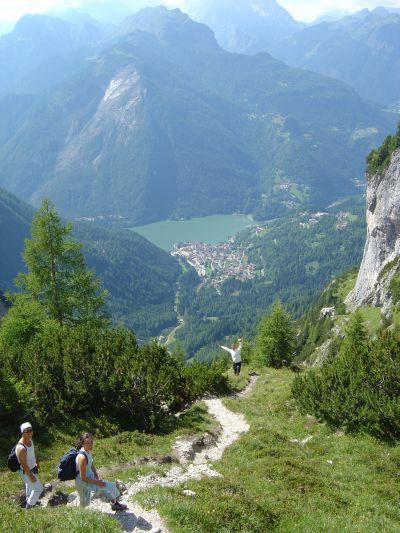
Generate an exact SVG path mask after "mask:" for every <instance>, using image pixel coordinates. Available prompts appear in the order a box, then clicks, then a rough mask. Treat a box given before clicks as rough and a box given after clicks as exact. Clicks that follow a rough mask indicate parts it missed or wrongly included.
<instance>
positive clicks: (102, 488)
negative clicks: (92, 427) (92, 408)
mask: <svg viewBox="0 0 400 533" xmlns="http://www.w3.org/2000/svg"><path fill="white" fill-rule="evenodd" d="M76 448H77V450H78V452H79V453H78V455H77V456H76V472H77V476H76V478H75V485H76V488H77V489H78V494H79V503H80V505H81V507H87V506H88V505H89V504H90V500H91V497H92V494H103V495H104V496H105V498H106V499H107V500H108V501H109V502H110V504H111V509H112V510H113V511H125V510H126V509H127V506H126V505H125V504H124V503H121V502H119V501H118V500H119V497H120V492H119V490H118V488H117V486H116V484H115V483H113V482H111V481H105V480H104V479H101V478H100V477H99V475H98V473H97V470H96V469H95V467H94V464H93V459H92V449H93V437H92V435H91V434H90V433H83V435H81V436H80V438H79V442H78V445H77V447H76Z"/></svg>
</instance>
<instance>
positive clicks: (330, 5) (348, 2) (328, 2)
mask: <svg viewBox="0 0 400 533" xmlns="http://www.w3.org/2000/svg"><path fill="white" fill-rule="evenodd" d="M97 1H100V2H101V0H97ZM182 1H183V0H164V2H163V0H160V3H165V4H170V5H179V4H181V3H182ZM234 1H235V0H232V2H234ZM277 1H278V3H279V4H280V5H282V6H283V7H284V8H285V9H287V10H288V11H289V13H290V14H291V15H292V16H293V17H294V18H295V19H296V20H299V21H303V22H311V21H312V20H315V19H316V18H317V17H318V16H320V15H321V14H322V13H326V12H332V11H342V12H346V13H348V12H350V13H353V12H354V11H359V10H360V9H363V8H365V7H367V8H369V9H373V8H374V7H377V6H380V5H384V6H387V7H398V8H400V0H277ZM88 2H93V0H0V22H4V21H7V22H15V21H16V20H18V19H19V18H20V17H22V15H24V14H26V13H43V12H45V11H47V10H49V9H52V8H56V7H57V8H58V7H63V8H64V7H79V6H82V5H84V4H85V3H88Z"/></svg>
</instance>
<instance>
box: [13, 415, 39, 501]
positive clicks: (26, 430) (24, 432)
mask: <svg viewBox="0 0 400 533" xmlns="http://www.w3.org/2000/svg"><path fill="white" fill-rule="evenodd" d="M32 434H33V429H32V425H31V424H30V423H29V422H24V423H23V424H21V438H20V440H19V441H18V444H17V446H16V448H15V453H16V455H17V458H18V461H19V464H20V470H19V474H20V476H21V477H22V479H23V481H24V483H25V490H26V508H27V509H30V508H31V507H34V506H35V505H36V504H37V502H38V499H39V497H40V495H41V494H42V492H43V484H42V483H41V482H40V481H39V478H38V471H39V466H38V463H37V460H36V455H35V446H34V445H33V441H32Z"/></svg>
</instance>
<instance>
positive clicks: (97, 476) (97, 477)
mask: <svg viewBox="0 0 400 533" xmlns="http://www.w3.org/2000/svg"><path fill="white" fill-rule="evenodd" d="M92 472H93V475H94V477H95V478H96V479H100V478H99V474H98V473H97V470H96V469H95V467H94V465H93V464H92Z"/></svg>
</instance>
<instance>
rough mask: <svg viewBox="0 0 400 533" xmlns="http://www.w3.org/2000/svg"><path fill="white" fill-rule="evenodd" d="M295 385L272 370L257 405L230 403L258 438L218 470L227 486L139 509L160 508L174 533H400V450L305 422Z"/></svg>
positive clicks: (144, 499) (210, 486) (151, 498)
mask: <svg viewBox="0 0 400 533" xmlns="http://www.w3.org/2000/svg"><path fill="white" fill-rule="evenodd" d="M292 379H293V374H292V373H291V372H289V371H284V370H283V371H282V370H281V371H275V370H270V369H268V370H267V371H265V372H263V373H262V376H261V378H260V379H259V381H258V383H257V386H256V390H255V391H254V392H253V393H252V395H250V396H249V397H244V398H241V399H240V400H231V399H229V400H227V401H226V404H227V405H228V406H229V407H230V408H231V409H232V410H240V411H242V412H244V413H245V415H246V417H247V419H248V421H249V422H250V424H251V430H250V432H249V433H248V434H246V435H244V436H242V438H241V439H240V440H239V441H237V442H236V443H235V444H233V445H232V446H231V447H230V448H228V450H227V451H226V453H225V455H224V457H223V459H222V460H221V461H220V462H219V463H218V464H217V465H215V467H216V468H217V470H218V471H219V472H220V473H222V474H223V476H224V477H223V479H206V480H203V481H201V482H190V483H187V484H186V485H185V486H184V487H178V488H175V489H153V490H151V491H149V492H148V493H146V494H142V495H141V503H142V504H143V505H145V506H151V505H155V506H156V507H157V508H158V509H159V511H160V512H161V513H162V515H163V516H164V517H165V518H166V519H167V522H168V523H169V525H170V529H171V530H172V531H174V533H189V532H190V533H203V532H204V533H212V532H215V533H217V532H218V533H233V532H241V533H244V532H248V533H257V532H259V533H265V532H266V531H276V532H296V533H300V532H304V533H305V532H307V533H310V532H319V531H320V532H330V533H332V532H345V531H348V532H352V533H356V532H360V533H361V532H363V533H365V532H375V531H388V532H389V531H390V532H396V531H400V510H399V502H400V496H399V466H400V447H399V446H398V447H395V448H389V447H387V446H385V445H382V444H380V443H378V442H376V441H375V440H373V439H372V438H370V437H368V436H356V437H355V436H354V437H353V436H348V435H344V434H343V433H342V432H336V433H332V432H330V431H329V430H328V429H327V428H326V427H325V425H323V424H318V423H316V421H315V420H314V419H312V418H309V417H303V416H301V415H300V414H299V413H298V411H297V409H296V407H295V404H294V402H293V400H292V399H291V398H290V383H291V381H292ZM310 437H312V438H311V439H310ZM303 439H307V442H306V443H305V444H301V441H303ZM296 441H297V442H296ZM184 488H185V489H191V490H193V491H195V492H196V496H195V497H193V498H188V497H187V496H184V495H183V494H182V490H183V489H184Z"/></svg>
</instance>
